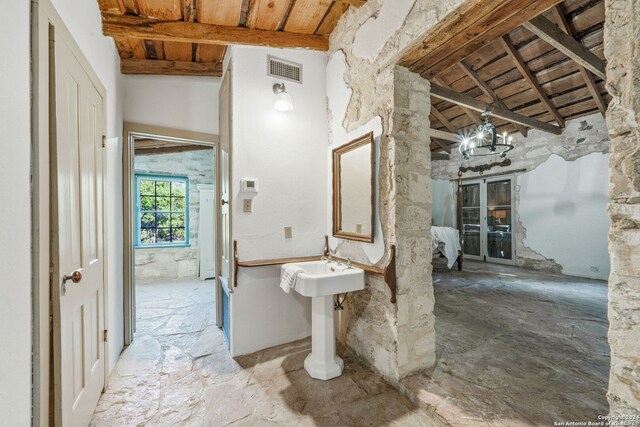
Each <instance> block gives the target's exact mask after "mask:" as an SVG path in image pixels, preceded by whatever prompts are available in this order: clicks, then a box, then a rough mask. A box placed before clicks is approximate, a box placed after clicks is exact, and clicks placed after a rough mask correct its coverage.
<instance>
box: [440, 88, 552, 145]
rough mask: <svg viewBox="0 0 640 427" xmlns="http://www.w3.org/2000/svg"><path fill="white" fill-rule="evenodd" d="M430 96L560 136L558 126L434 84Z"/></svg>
mask: <svg viewBox="0 0 640 427" xmlns="http://www.w3.org/2000/svg"><path fill="white" fill-rule="evenodd" d="M431 95H432V96H433V97H435V98H440V99H443V100H446V101H449V102H452V103H454V104H458V105H462V106H464V107H467V108H470V109H473V110H475V111H478V112H485V111H489V112H490V113H491V115H492V116H494V117H498V118H501V119H503V120H506V121H508V122H511V123H518V124H521V125H523V126H528V127H532V128H535V129H539V130H542V131H544V132H549V133H553V134H555V135H560V134H561V133H562V128H560V127H559V126H554V125H551V124H549V123H545V122H541V121H539V120H536V119H532V118H531V117H528V116H525V115H522V114H518V113H515V112H513V111H511V110H508V109H505V108H502V107H498V106H496V105H493V104H488V103H486V102H483V101H480V100H478V99H475V98H472V97H470V96H467V95H464V94H461V93H458V92H455V91H453V90H451V89H447V88H445V87H442V86H438V85H436V84H434V83H432V84H431Z"/></svg>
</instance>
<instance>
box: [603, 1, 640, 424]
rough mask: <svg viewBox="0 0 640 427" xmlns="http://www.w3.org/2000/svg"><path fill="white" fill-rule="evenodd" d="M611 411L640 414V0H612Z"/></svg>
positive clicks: (608, 50) (608, 40) (608, 46)
mask: <svg viewBox="0 0 640 427" xmlns="http://www.w3.org/2000/svg"><path fill="white" fill-rule="evenodd" d="M605 7H606V17H607V19H606V22H605V38H604V40H605V46H604V53H605V57H606V58H607V61H608V63H607V90H608V91H609V93H610V94H611V96H612V97H613V99H612V101H611V103H610V105H609V109H608V111H607V124H608V127H609V134H610V136H611V157H610V178H609V180H610V184H609V195H610V198H611V201H610V204H609V215H610V217H611V231H610V233H609V254H610V258H611V276H610V278H609V324H610V325H609V345H610V347H611V371H610V376H609V393H608V398H609V405H610V411H611V414H625V415H640V129H639V128H638V123H640V55H639V54H638V52H640V0H607V1H606V2H605Z"/></svg>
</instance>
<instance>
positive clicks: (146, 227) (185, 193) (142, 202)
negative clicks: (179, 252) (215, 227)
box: [136, 174, 189, 247]
mask: <svg viewBox="0 0 640 427" xmlns="http://www.w3.org/2000/svg"><path fill="white" fill-rule="evenodd" d="M136 200H137V204H136V208H137V220H136V223H137V229H136V231H137V239H136V243H137V246H138V247H153V246H185V245H188V244H189V232H188V229H189V179H188V178H186V177H177V176H163V175H144V174H136Z"/></svg>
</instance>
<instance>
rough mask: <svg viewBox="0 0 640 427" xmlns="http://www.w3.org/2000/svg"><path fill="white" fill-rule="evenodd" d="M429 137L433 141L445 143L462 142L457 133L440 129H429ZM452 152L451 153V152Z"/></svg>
mask: <svg viewBox="0 0 640 427" xmlns="http://www.w3.org/2000/svg"><path fill="white" fill-rule="evenodd" d="M429 136H430V137H431V138H433V139H436V138H437V139H444V140H445V141H451V142H460V136H458V135H457V134H455V133H449V132H445V131H442V130H438V129H433V128H431V129H429ZM449 152H451V151H449Z"/></svg>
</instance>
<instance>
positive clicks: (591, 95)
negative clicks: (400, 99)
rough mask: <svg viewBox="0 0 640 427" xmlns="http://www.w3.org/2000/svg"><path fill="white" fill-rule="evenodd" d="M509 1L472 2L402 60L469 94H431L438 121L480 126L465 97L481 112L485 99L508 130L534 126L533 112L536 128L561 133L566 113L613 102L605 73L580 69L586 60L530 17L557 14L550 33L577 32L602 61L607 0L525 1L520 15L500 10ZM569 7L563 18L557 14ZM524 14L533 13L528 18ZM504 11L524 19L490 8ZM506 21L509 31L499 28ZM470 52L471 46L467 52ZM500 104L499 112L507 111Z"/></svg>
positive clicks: (456, 129)
mask: <svg viewBox="0 0 640 427" xmlns="http://www.w3.org/2000/svg"><path fill="white" fill-rule="evenodd" d="M508 3H509V5H508V6H505V5H506V4H507V2H502V1H489V0H484V1H483V0H475V1H470V2H467V4H466V6H463V7H462V8H460V9H458V10H456V13H455V14H451V16H450V17H448V18H445V20H444V22H442V23H441V24H439V26H437V27H436V28H435V29H434V30H433V32H432V33H431V34H428V35H427V36H426V37H425V39H424V40H423V42H422V43H421V44H420V45H418V46H416V47H415V48H414V49H413V50H412V51H410V52H409V53H408V54H406V55H405V56H404V57H403V58H402V60H401V65H404V66H407V67H408V68H409V69H410V70H411V71H414V72H417V73H419V74H421V75H422V76H423V77H425V78H427V79H429V80H431V81H432V82H435V83H436V84H438V83H444V84H441V85H440V86H441V87H442V86H446V87H448V88H449V89H451V90H452V91H453V93H454V94H455V95H460V96H462V97H463V99H464V100H465V102H462V103H461V102H451V101H452V99H449V98H448V97H443V96H433V95H434V94H432V97H431V112H430V116H431V119H432V128H435V129H437V130H440V131H448V132H451V133H458V134H460V133H461V132H465V131H467V128H469V127H472V126H474V123H475V121H474V120H471V119H470V117H469V115H468V114H466V113H465V112H464V111H463V110H462V109H461V108H460V104H462V105H463V106H464V107H465V108H470V105H468V104H467V103H466V101H470V103H474V104H476V105H475V107H476V108H472V110H474V112H475V111H478V112H480V111H481V110H480V108H478V106H479V105H484V106H485V107H487V108H489V109H492V110H493V114H492V116H493V118H492V122H493V123H494V124H495V125H496V127H497V128H498V129H500V130H501V131H508V132H516V131H523V130H524V131H525V132H526V131H527V129H526V127H530V128H535V127H532V126H528V125H527V124H525V123H523V122H524V119H527V118H528V119H532V120H533V121H534V122H535V123H536V124H537V125H539V126H538V127H537V128H535V129H541V130H544V131H547V132H552V133H555V134H558V133H559V132H560V131H561V127H563V126H564V122H565V121H566V120H567V119H573V118H575V117H579V116H582V115H586V114H591V113H593V112H594V111H602V110H603V108H606V104H607V102H609V100H610V99H611V98H610V96H609V95H608V94H607V93H606V88H605V85H604V82H603V81H602V79H601V77H599V76H598V75H594V74H592V73H589V71H588V69H586V70H585V71H583V70H581V68H580V67H581V66H582V65H580V66H579V63H578V62H576V61H575V60H574V59H573V57H572V56H569V55H566V54H565V53H563V52H562V50H561V49H558V48H557V47H556V46H555V45H554V44H550V43H549V42H548V41H547V40H545V39H544V38H542V37H540V36H538V35H537V34H535V33H533V32H531V31H530V30H528V29H527V28H526V25H525V24H527V23H528V22H529V21H532V20H533V21H534V22H536V21H535V19H536V17H538V16H540V17H541V18H542V19H545V20H547V21H550V22H551V21H553V22H555V21H558V27H560V28H557V27H556V31H555V32H553V31H548V32H549V33H551V34H553V35H554V37H556V38H557V39H561V40H563V39H564V38H560V37H557V34H555V33H557V32H562V33H563V34H564V36H565V38H573V40H574V44H579V45H582V46H583V47H582V48H581V49H583V50H584V51H586V52H588V53H586V54H585V56H586V57H588V58H589V60H590V61H591V62H592V63H593V62H595V61H594V60H593V58H594V57H596V58H598V60H599V61H600V63H602V64H603V58H604V56H603V22H604V5H603V0H565V1H563V2H560V1H549V2H548V3H545V4H543V2H540V1H539V2H536V4H529V5H528V6H527V5H525V3H524V1H523V2H521V3H522V4H521V5H522V6H523V7H522V9H521V10H520V11H517V12H514V13H515V14H513V15H509V13H511V12H513V10H510V9H507V11H506V13H504V10H503V11H502V12H501V11H500V9H501V8H503V7H507V8H511V7H513V5H514V4H515V3H516V1H515V0H514V1H511V2H508ZM560 3H562V6H560ZM534 10H535V12H534ZM562 11H564V14H563V18H564V25H563V22H561V21H559V20H558V19H556V17H555V16H554V15H555V14H558V12H559V13H560V14H562ZM483 13H484V15H483ZM525 14H526V19H524V18H523V15H525ZM498 15H500V16H501V18H502V17H506V16H510V17H511V18H509V19H510V23H511V24H513V22H514V21H516V20H517V21H518V23H517V25H511V26H510V27H509V26H508V24H509V23H508V22H507V21H506V20H501V21H500V22H494V23H488V22H487V17H488V16H494V17H496V16H498ZM554 26H555V25H554ZM505 28H506V29H505ZM499 29H502V30H504V32H503V33H501V34H497V33H498V32H499V31H498V30H499ZM492 35H493V36H494V37H493V38H491V36H492ZM505 35H506V36H507V37H508V39H511V41H512V42H513V43H512V48H513V50H514V51H515V52H516V53H517V54H519V55H520V57H521V61H520V64H516V63H515V61H514V60H513V58H512V56H513V55H510V50H507V49H504V47H503V46H502V40H501V38H502V36H505ZM565 44H566V43H565ZM472 47H473V49H472ZM430 53H431V54H430ZM433 53H435V55H434V54H433ZM463 53H464V54H465V55H466V54H467V53H469V54H468V55H467V56H464V55H463ZM461 56H463V58H460V57H461ZM573 56H575V55H573ZM456 60H457V61H456ZM438 64H440V65H438ZM445 65H446V66H445ZM518 65H521V67H520V68H522V70H520V69H519V67H518ZM525 67H526V68H525ZM583 68H584V67H583ZM527 69H528V72H527V71H526V70H527ZM523 71H524V72H523ZM587 73H589V74H587ZM586 76H589V77H590V79H587V78H586ZM434 77H436V78H435V79H434ZM531 82H533V83H534V84H532V83H531ZM446 87H445V88H446ZM436 90H438V89H437V88H436ZM541 94H542V95H544V97H543V96H541ZM467 96H468V97H470V98H471V100H469V99H468V98H466V97H467ZM485 101H486V102H485ZM478 102H479V104H478ZM483 103H484V104H483ZM509 111H510V112H511V113H513V115H512V116H511V117H510V116H509V115H508V114H506V113H508V112H509ZM496 112H500V115H501V117H498V115H497V114H496ZM514 118H515V119H517V120H513V119H514ZM555 123H557V124H559V125H560V126H555ZM523 126H524V127H523ZM544 128H546V129H544ZM434 138H436V139H440V140H441V141H447V140H446V139H442V138H437V137H434Z"/></svg>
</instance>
